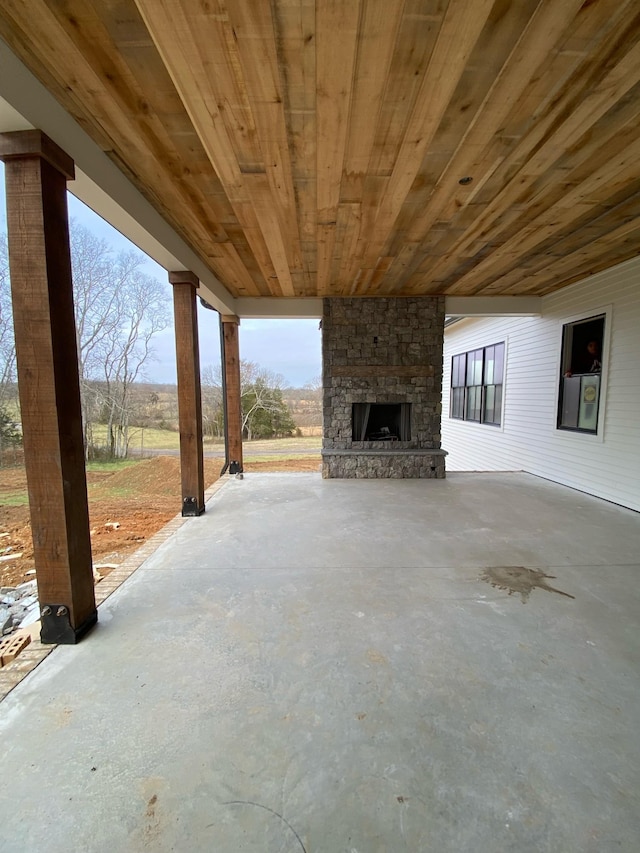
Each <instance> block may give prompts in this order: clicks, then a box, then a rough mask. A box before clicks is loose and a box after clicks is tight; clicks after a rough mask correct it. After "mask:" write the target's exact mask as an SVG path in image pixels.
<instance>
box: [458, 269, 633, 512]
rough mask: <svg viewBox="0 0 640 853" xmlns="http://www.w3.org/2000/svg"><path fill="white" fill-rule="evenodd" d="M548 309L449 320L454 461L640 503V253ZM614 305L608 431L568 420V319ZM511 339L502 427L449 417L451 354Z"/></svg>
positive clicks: (605, 396)
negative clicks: (561, 408)
mask: <svg viewBox="0 0 640 853" xmlns="http://www.w3.org/2000/svg"><path fill="white" fill-rule="evenodd" d="M542 306H543V307H542V316H541V317H526V318H514V317H496V318H482V319H465V320H461V321H460V322H458V323H455V324H454V325H453V326H451V327H450V328H448V329H446V330H445V350H444V353H445V358H444V381H443V403H442V447H443V449H444V450H447V451H448V453H449V456H448V457H447V470H449V471H528V472H530V473H532V474H537V475H539V476H541V477H546V478H548V479H550V480H554V481H556V482H558V483H562V484H564V485H567V486H572V487H573V488H576V489H580V490H581V491H585V492H589V493H590V494H593V495H597V496H598V497H602V498H605V499H606V500H610V501H614V502H615V503H618V504H621V505H623V506H627V507H630V508H632V509H635V510H640V258H636V259H634V260H632V261H627V262H626V263H624V264H621V265H619V266H617V267H614V268H613V269H610V270H607V271H606V272H603V273H598V274H597V275H594V276H591V277H590V278H588V279H585V280H583V281H581V282H579V283H577V284H575V285H572V286H570V287H567V288H564V289H563V290H561V291H559V292H558V293H555V294H553V295H551V296H548V297H545V298H544V299H543V300H542ZM602 313H606V315H607V317H606V321H605V340H604V344H603V359H602V361H603V372H602V387H601V398H600V420H599V427H598V435H597V436H594V435H588V434H584V433H578V432H571V431H568V430H558V429H557V428H556V422H557V406H558V387H559V378H560V356H561V347H562V326H563V324H564V323H567V322H571V321H573V320H576V319H579V318H581V317H588V316H593V315H597V314H602ZM500 341H504V342H505V344H506V354H505V378H504V388H503V412H502V427H492V426H489V425H484V424H476V423H472V422H469V421H460V420H453V419H451V418H450V417H449V394H450V386H451V357H452V356H453V355H456V354H458V353H462V352H467V351H469V350H472V349H476V348H479V347H484V346H489V345H491V344H494V343H499V342H500Z"/></svg>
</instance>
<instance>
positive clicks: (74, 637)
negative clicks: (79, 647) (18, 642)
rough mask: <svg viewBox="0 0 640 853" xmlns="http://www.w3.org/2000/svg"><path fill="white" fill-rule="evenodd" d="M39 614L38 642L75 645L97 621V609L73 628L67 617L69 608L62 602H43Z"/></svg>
mask: <svg viewBox="0 0 640 853" xmlns="http://www.w3.org/2000/svg"><path fill="white" fill-rule="evenodd" d="M40 614H41V620H42V627H41V629H40V642H41V643H50V644H55V645H65V646H73V645H75V644H76V643H78V642H80V640H81V639H82V638H83V637H84V635H85V634H86V633H87V632H88V631H89V630H90V629H91V628H93V626H94V625H95V624H96V622H97V621H98V611H97V610H94V611H93V613H91V614H90V616H89V617H88V618H87V619H85V621H84V622H83V623H82V625H79V626H78V627H77V628H74V627H73V625H72V624H71V621H70V619H69V609H68V607H67V606H66V605H64V604H43V605H42V607H41V608H40Z"/></svg>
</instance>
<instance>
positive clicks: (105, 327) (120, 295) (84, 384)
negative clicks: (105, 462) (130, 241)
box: [71, 221, 170, 457]
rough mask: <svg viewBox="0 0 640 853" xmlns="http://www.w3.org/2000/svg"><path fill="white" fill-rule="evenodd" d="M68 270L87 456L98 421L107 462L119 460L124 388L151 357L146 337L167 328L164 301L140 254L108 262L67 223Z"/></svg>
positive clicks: (123, 449)
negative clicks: (103, 427) (104, 437)
mask: <svg viewBox="0 0 640 853" xmlns="http://www.w3.org/2000/svg"><path fill="white" fill-rule="evenodd" d="M71 262H72V267H73V291H74V303H75V312H76V328H77V335H78V359H79V369H80V387H81V394H82V409H83V418H84V424H85V443H86V448H87V453H88V454H90V453H91V448H92V444H93V441H92V424H93V423H94V422H95V420H96V419H97V418H100V420H103V421H105V422H106V424H107V444H108V451H109V455H110V456H112V457H121V456H126V453H127V449H128V444H129V421H130V416H131V412H130V402H131V385H132V384H133V383H134V382H136V381H137V380H139V379H141V378H142V377H143V374H144V368H145V365H146V364H147V363H148V362H149V360H150V359H151V358H152V357H153V350H152V338H153V336H154V335H155V334H156V333H157V332H160V331H162V329H165V328H166V327H167V326H168V325H169V322H170V314H169V311H168V308H167V306H168V299H167V295H166V293H165V291H164V290H163V288H162V286H161V285H160V283H159V282H158V281H157V280H156V279H154V278H152V277H151V276H149V275H147V274H146V273H145V272H144V271H143V269H142V268H143V265H144V262H145V259H144V256H143V255H142V254H140V253H139V252H135V251H129V252H120V253H119V254H117V255H116V254H115V252H114V251H113V249H111V247H110V246H109V244H108V243H107V242H106V241H105V240H101V239H100V238H98V237H96V236H95V235H94V234H92V233H91V231H89V230H88V229H87V228H85V227H84V226H81V225H78V224H77V223H75V222H73V221H72V222H71Z"/></svg>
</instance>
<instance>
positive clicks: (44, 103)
mask: <svg viewBox="0 0 640 853" xmlns="http://www.w3.org/2000/svg"><path fill="white" fill-rule="evenodd" d="M2 99H4V101H5V102H6V103H4V104H3V103H2ZM29 128H38V129H39V130H42V131H43V133H46V134H47V136H49V137H50V138H51V139H53V141H54V142H55V143H56V144H57V145H59V146H60V148H62V150H63V151H65V152H66V153H67V154H68V155H69V156H70V157H71V158H72V159H73V160H74V162H75V165H76V174H77V178H76V180H75V181H70V182H69V185H68V186H69V191H70V192H71V193H73V195H75V196H77V197H78V198H79V199H80V200H81V201H83V202H84V203H85V204H87V205H88V206H89V207H91V208H92V210H95V212H96V213H97V214H99V215H100V216H102V218H103V219H105V220H106V221H107V222H109V223H110V224H111V225H113V227H114V228H116V229H117V230H118V231H120V233H122V234H124V236H125V237H127V238H128V239H130V240H131V241H132V242H133V243H135V244H136V245H137V246H138V247H139V248H140V249H141V250H142V251H143V252H146V253H147V254H148V255H149V256H150V257H152V258H153V260H154V261H156V262H157V263H158V264H160V266H162V267H164V268H165V269H166V270H167V271H171V270H189V271H190V272H192V273H194V274H195V275H196V276H197V277H198V279H199V280H200V287H199V288H198V294H199V295H200V296H202V298H203V299H205V300H206V301H207V302H208V303H209V305H211V306H212V307H213V308H215V309H216V310H217V311H220V313H222V314H235V313H237V312H236V304H235V303H236V300H235V299H234V297H233V296H232V295H231V294H230V293H229V291H228V290H227V289H226V287H225V286H224V285H223V284H222V282H220V281H219V280H218V279H217V278H216V276H215V275H214V274H213V273H212V272H211V270H210V269H209V268H208V267H207V265H206V264H205V263H203V261H201V260H200V258H199V257H198V256H197V255H196V253H195V252H194V251H193V249H191V248H190V247H189V246H188V245H187V244H186V243H185V241H184V240H183V239H182V238H181V237H180V235H179V234H177V233H176V231H174V230H173V228H172V227H171V226H170V225H169V224H168V223H167V222H166V221H165V220H164V219H163V218H162V216H160V214H159V213H158V212H157V211H156V210H155V209H154V208H153V207H152V206H151V205H150V204H149V202H148V201H147V200H146V199H145V198H144V196H143V195H142V194H141V193H140V192H139V191H138V190H137V189H136V188H135V187H134V185H133V184H132V183H131V181H129V179H128V178H127V177H125V175H124V174H123V173H122V172H121V171H120V170H119V169H118V168H117V166H115V164H114V163H112V162H111V160H110V159H109V158H108V157H107V156H106V154H104V152H103V151H102V150H101V149H100V147H99V146H98V145H96V143H95V142H94V141H93V140H92V139H91V138H90V137H89V135H88V134H87V133H86V132H85V131H84V130H83V129H82V128H81V127H80V125H79V124H78V123H77V122H76V121H75V120H74V119H73V118H72V117H71V116H70V115H69V113H67V112H66V111H65V110H64V109H63V107H61V106H60V104H59V103H58V102H57V101H56V99H55V98H54V97H53V95H51V93H50V92H49V91H48V90H47V89H46V88H45V87H44V86H43V85H42V84H41V83H40V82H39V81H38V80H37V79H36V78H35V77H34V76H33V74H32V73H31V72H30V71H29V69H28V68H27V67H26V66H25V65H24V64H23V63H22V62H21V61H20V60H19V59H18V57H17V56H16V55H15V54H14V53H13V52H12V51H11V49H10V48H9V47H8V46H7V44H6V43H5V42H4V41H2V39H0V132H8V131H13V130H27V129H29Z"/></svg>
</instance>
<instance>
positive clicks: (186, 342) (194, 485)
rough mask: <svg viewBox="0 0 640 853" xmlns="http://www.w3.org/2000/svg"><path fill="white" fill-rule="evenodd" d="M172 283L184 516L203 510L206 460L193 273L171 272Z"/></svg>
mask: <svg viewBox="0 0 640 853" xmlns="http://www.w3.org/2000/svg"><path fill="white" fill-rule="evenodd" d="M169 281H170V282H171V284H172V285H173V309H174V316H175V334H176V362H177V367H178V415H179V420H180V474H181V478H182V515H202V513H203V512H204V460H203V452H202V397H201V393H200V353H199V349H198V315H197V308H196V288H197V287H198V279H197V277H196V276H195V275H194V274H193V273H192V272H186V271H183V272H170V273H169Z"/></svg>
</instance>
